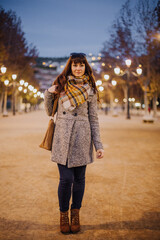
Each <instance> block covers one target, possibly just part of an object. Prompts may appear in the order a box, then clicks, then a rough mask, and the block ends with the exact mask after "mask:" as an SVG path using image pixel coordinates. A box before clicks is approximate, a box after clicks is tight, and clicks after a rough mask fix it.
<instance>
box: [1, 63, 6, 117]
mask: <svg viewBox="0 0 160 240" xmlns="http://www.w3.org/2000/svg"><path fill="white" fill-rule="evenodd" d="M6 71H7V68H6V67H5V66H1V68H0V75H3V74H5V73H6ZM0 84H1V79H0ZM3 94H4V93H3V91H2V93H1V96H0V113H2V111H3V110H2V104H3V96H4V95H3Z"/></svg>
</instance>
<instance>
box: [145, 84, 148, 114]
mask: <svg viewBox="0 0 160 240" xmlns="http://www.w3.org/2000/svg"><path fill="white" fill-rule="evenodd" d="M144 105H145V114H144V115H147V114H148V98H147V83H146V82H145V86H144Z"/></svg>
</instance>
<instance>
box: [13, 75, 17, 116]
mask: <svg viewBox="0 0 160 240" xmlns="http://www.w3.org/2000/svg"><path fill="white" fill-rule="evenodd" d="M16 78H17V75H16V74H12V79H13V115H15V114H16V109H15V87H16V82H15V80H16Z"/></svg>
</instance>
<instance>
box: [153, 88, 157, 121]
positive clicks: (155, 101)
mask: <svg viewBox="0 0 160 240" xmlns="http://www.w3.org/2000/svg"><path fill="white" fill-rule="evenodd" d="M156 116H157V92H154V95H153V117H156Z"/></svg>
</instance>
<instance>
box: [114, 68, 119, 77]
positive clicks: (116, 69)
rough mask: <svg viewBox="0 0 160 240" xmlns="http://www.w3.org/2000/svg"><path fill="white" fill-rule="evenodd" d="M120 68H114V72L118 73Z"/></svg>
mask: <svg viewBox="0 0 160 240" xmlns="http://www.w3.org/2000/svg"><path fill="white" fill-rule="evenodd" d="M120 71H121V69H120V68H119V67H116V68H114V72H115V74H117V75H118V74H120Z"/></svg>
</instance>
